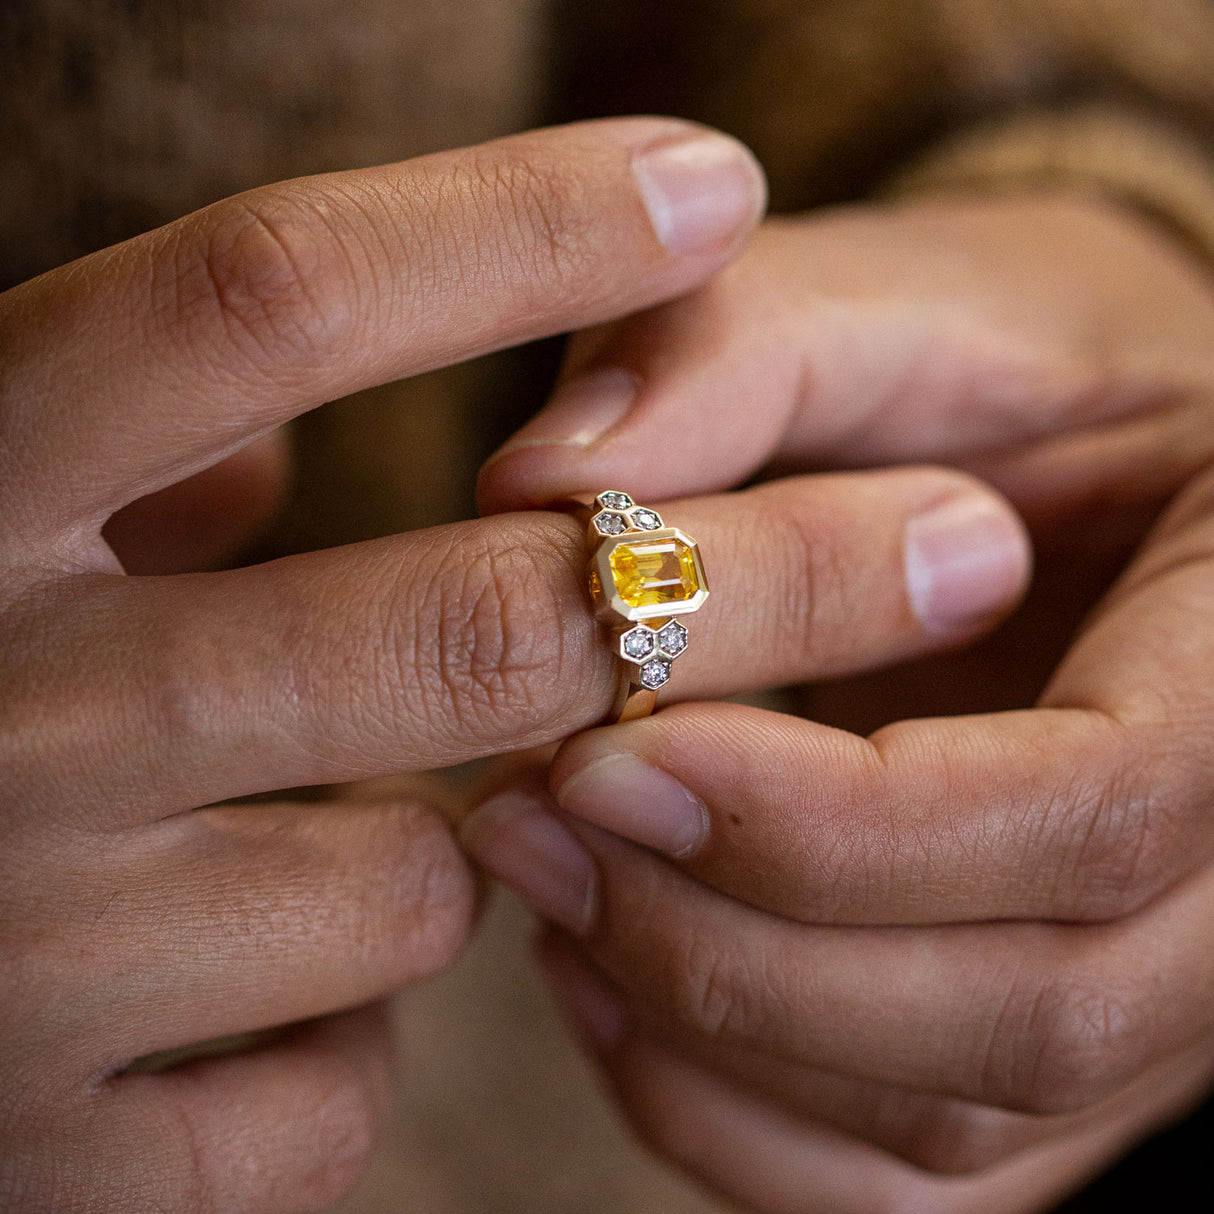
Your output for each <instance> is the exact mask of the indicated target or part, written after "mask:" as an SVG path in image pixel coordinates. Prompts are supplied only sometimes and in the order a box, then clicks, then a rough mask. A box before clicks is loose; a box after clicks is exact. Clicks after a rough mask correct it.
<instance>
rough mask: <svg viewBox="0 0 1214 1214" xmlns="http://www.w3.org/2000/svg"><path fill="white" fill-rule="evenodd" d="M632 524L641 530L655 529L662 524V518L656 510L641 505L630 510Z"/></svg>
mask: <svg viewBox="0 0 1214 1214" xmlns="http://www.w3.org/2000/svg"><path fill="white" fill-rule="evenodd" d="M632 522H633V525H634V526H636V527H639V528H640V529H641V530H642V531H656V530H657V529H658V528H659V527H660V526H661V525H662V519H661V516H660V515H659V514H657V512H656V511H653V510H647V509H645V508H644V507H642V508H641V509H640V510H634V511H633V512H632Z"/></svg>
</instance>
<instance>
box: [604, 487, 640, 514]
mask: <svg viewBox="0 0 1214 1214" xmlns="http://www.w3.org/2000/svg"><path fill="white" fill-rule="evenodd" d="M599 501H600V502H602V503H603V505H604V506H606V507H607V509H608V510H631V509H632V498H630V497H629V496H628V494H627V493H619V492H617V491H616V490H614V489H611V490H609V491H608V492H607V493H600V494H599Z"/></svg>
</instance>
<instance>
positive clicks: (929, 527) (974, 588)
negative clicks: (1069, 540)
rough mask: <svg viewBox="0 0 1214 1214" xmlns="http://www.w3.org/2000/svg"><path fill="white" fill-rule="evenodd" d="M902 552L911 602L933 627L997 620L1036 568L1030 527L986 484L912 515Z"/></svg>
mask: <svg viewBox="0 0 1214 1214" xmlns="http://www.w3.org/2000/svg"><path fill="white" fill-rule="evenodd" d="M903 558H904V570H905V575H906V591H907V598H908V600H909V603H910V606H911V610H912V612H913V613H914V615H915V618H916V619H917V620H918V621H919V623H920V624H921V625H922V627H923V628H924V630H925V631H926V632H927V633H929V634H936V635H938V634H941V633H958V632H966V631H972V630H975V629H978V628H981V627H982V626H983V625H985V624H989V623H993V622H994V621H996V620H997V619H999V618H1000V617H1002V616H1004V615H1006V614H1007V613H1008V612H1009V611H1011V610H1012V609H1013V608H1014V607H1015V606H1016V604H1017V603H1018V602H1019V601H1020V599H1021V598H1022V597H1023V596H1024V593H1025V591H1026V590H1027V588H1028V585H1029V580H1030V578H1031V576H1032V565H1033V553H1032V545H1031V541H1030V539H1029V534H1028V530H1027V528H1026V527H1025V525H1024V523H1023V521H1022V520H1021V519H1020V516H1019V515H1018V514H1017V513H1016V511H1015V510H1014V509H1013V507H1012V506H1011V504H1010V503H1009V502H1008V501H1007V500H1006V499H1005V498H1003V497H1002V496H1000V495H999V494H997V493H995V492H994V491H993V490H991V489H988V488H987V487H986V486H984V485H981V484H975V485H973V486H967V487H965V488H963V489H961V490H960V491H958V492H955V493H953V494H952V495H950V496H948V497H946V498H945V499H944V500H943V501H939V500H938V501H935V502H933V503H932V504H931V505H930V506H928V507H927V508H925V509H923V510H921V511H919V512H918V513H916V514H914V515H912V516H911V517H910V518H909V519H908V520H907V523H906V529H905V533H904V548H903Z"/></svg>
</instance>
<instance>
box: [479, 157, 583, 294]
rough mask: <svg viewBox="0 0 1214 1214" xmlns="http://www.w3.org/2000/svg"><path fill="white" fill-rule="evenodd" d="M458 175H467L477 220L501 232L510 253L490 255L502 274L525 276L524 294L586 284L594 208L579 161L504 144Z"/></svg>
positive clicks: (522, 284) (480, 268)
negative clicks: (542, 155)
mask: <svg viewBox="0 0 1214 1214" xmlns="http://www.w3.org/2000/svg"><path fill="white" fill-rule="evenodd" d="M457 172H460V173H462V174H463V175H465V177H466V182H465V183H463V184H464V186H465V188H464V190H463V191H461V192H463V193H464V194H465V195H466V196H467V197H469V198H470V200H471V206H472V209H473V212H474V217H475V218H477V219H480V220H482V222H483V221H485V220H487V221H488V222H489V223H490V224H491V225H492V227H493V228H494V229H495V230H496V231H498V232H500V233H501V235H502V240H503V243H502V247H503V248H505V249H508V250H509V251H510V252H509V261H508V262H506V261H504V260H502V259H500V255H498V254H495V253H493V252H492V251H490V256H493V257H494V258H495V263H496V265H497V267H498V268H499V270H500V272H501V273H502V274H503V275H506V276H509V277H510V278H512V279H513V278H515V277H516V276H521V282H520V283H519V285H521V286H522V287H523V289H524V290H526V289H527V288H528V287H529V286H531V287H542V288H543V289H545V290H550V289H551V286H552V284H553V282H557V283H563V284H566V285H569V286H578V285H584V284H585V282H586V279H587V277H588V276H589V275H590V272H591V269H592V266H591V262H590V258H589V256H588V246H589V242H588V239H587V236H588V233H589V218H588V217H589V214H590V206H589V200H588V199H587V198H586V185H585V182H584V180H583V179H582V177H581V175H580V174H579V172H578V169H577V166H576V165H575V164H574V163H572V162H562V161H559V160H554V159H551V158H537V157H536V156H534V155H528V154H527V152H526V151H525V150H524V149H523V148H518V149H513V148H510V147H507V148H505V149H503V148H502V147H501V146H500V145H499V146H498V147H497V148H495V149H494V150H493V152H492V153H491V154H490V153H474V154H473V155H472V158H471V159H470V161H469V162H468V163H467V164H466V165H464V166H461V168H460V169H458V170H457ZM483 268H484V267H478V270H483Z"/></svg>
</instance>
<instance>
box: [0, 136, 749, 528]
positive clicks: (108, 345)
mask: <svg viewBox="0 0 1214 1214" xmlns="http://www.w3.org/2000/svg"><path fill="white" fill-rule="evenodd" d="M762 205H763V188H762V177H761V173H760V171H759V169H758V167H757V165H756V164H755V162H754V160H753V158H751V157H750V155H749V154H748V153H747V152H746V151H745V149H744V148H742V146H741V145H740V144H738V143H736V142H735V141H734V140H732V139H729V138H728V137H726V136H723V135H719V134H717V133H715V132H711V131H708V130H706V129H704V128H701V127H696V126H693V125H691V124H687V123H682V122H676V121H672V120H667V119H651V118H643V119H642V118H637V119H620V120H611V121H602V122H592V123H583V124H577V125H573V126H568V127H563V128H556V129H552V130H546V131H539V132H534V133H529V134H526V135H518V136H514V137H511V138H509V139H503V140H499V141H497V142H494V143H490V144H486V145H483V146H480V147H476V148H470V149H464V150H461V151H455V152H444V153H440V154H437V155H432V156H425V157H421V158H419V159H416V160H411V161H406V162H404V163H401V164H396V165H389V166H386V167H382V168H374V169H365V170H358V171H355V172H345V173H330V174H324V175H322V176H318V177H311V178H302V179H300V180H297V181H292V182H286V183H282V184H278V185H272V186H267V187H264V188H261V189H258V190H253V191H251V192H249V193H247V194H243V195H240V196H238V197H235V198H231V199H227V200H225V201H223V202H220V203H217V204H215V205H214V206H211V207H208V208H206V209H205V210H203V211H200V212H198V213H197V214H195V215H191V216H187V217H186V218H184V219H182V220H179V221H177V222H175V223H172V224H169V225H168V226H167V227H164V228H161V229H159V230H158V231H155V232H150V233H147V234H145V235H143V236H140V237H137V238H136V239H134V240H131V241H128V242H126V243H125V244H122V245H117V246H115V247H114V248H112V249H107V250H104V251H103V252H101V253H97V254H95V255H93V256H91V257H87V258H85V259H83V260H81V261H79V262H76V263H73V264H72V265H70V266H66V267H63V268H61V269H59V270H55V271H52V272H50V273H48V274H45V275H43V276H42V277H40V278H37V279H34V280H32V281H31V282H29V283H25V284H23V285H22V286H20V287H17V288H15V289H14V290H13V291H11V292H9V293H8V294H7V295H5V296H3V297H0V350H3V351H4V354H3V360H2V362H0V372H2V374H3V390H2V393H0V452H2V453H3V454H2V455H0V486H2V487H3V489H2V490H0V492H2V493H3V496H2V497H0V504H2V505H3V510H4V515H5V528H6V534H7V535H8V536H9V537H10V540H11V539H12V538H13V537H16V536H21V535H22V534H24V535H25V536H26V538H27V539H34V540H39V539H40V540H42V541H44V542H45V540H46V539H47V538H50V537H53V536H55V535H56V533H59V534H62V532H63V531H64V530H65V529H72V530H73V531H75V530H76V529H79V528H89V527H93V526H99V525H100V523H101V522H103V521H104V520H105V518H107V517H108V516H109V515H110V514H112V513H113V512H114V511H115V510H116V509H117V508H119V507H120V506H122V505H125V504H126V503H127V502H128V501H131V500H133V499H134V498H136V497H140V496H142V495H144V494H146V493H149V492H151V491H152V490H154V489H156V488H159V487H161V486H163V485H165V484H169V483H172V482H174V481H176V480H180V479H182V478H183V477H185V476H186V475H188V474H189V473H191V472H193V471H196V470H198V469H199V468H201V467H205V466H207V465H208V464H211V463H214V462H216V461H217V460H218V459H220V458H221V457H222V456H224V455H226V454H228V453H229V452H231V451H232V450H234V449H236V448H238V447H240V446H241V445H243V444H244V443H246V442H248V441H249V440H250V439H251V438H253V437H254V436H256V435H258V434H260V433H263V432H265V431H266V430H269V429H271V428H272V427H274V426H275V425H278V424H280V423H281V422H283V421H284V420H286V419H288V418H290V417H292V416H294V415H296V414H298V413H301V412H303V411H305V410H307V409H309V408H312V407H314V406H315V405H318V404H320V403H321V402H323V401H325V400H328V399H331V398H333V397H335V396H341V395H344V394H347V393H349V392H352V391H355V390H357V389H360V388H364V387H368V386H370V385H372V384H376V383H382V382H385V381H387V380H390V379H396V378H400V377H403V376H406V375H412V374H415V373H418V372H421V371H424V370H427V369H430V368H433V367H436V366H439V365H443V364H447V363H451V362H455V361H458V360H460V359H464V358H468V357H471V356H473V355H476V354H480V353H484V352H486V351H489V350H492V349H495V348H500V347H502V346H505V345H510V344H513V343H517V342H521V341H526V340H529V339H532V338H536V337H539V336H543V335H546V334H550V333H555V332H560V331H562V330H565V329H570V328H575V327H581V326H584V325H588V324H593V323H596V322H598V321H601V320H604V319H606V318H608V317H612V316H618V315H621V314H623V313H626V312H630V311H634V310H636V309H638V308H641V307H644V306H646V305H648V304H651V303H653V302H656V301H657V300H660V299H666V298H670V297H672V296H675V295H677V294H680V293H681V292H684V291H686V290H687V289H689V288H690V287H691V286H693V285H695V284H696V283H698V282H700V281H701V280H702V279H704V278H705V277H707V276H708V275H709V274H710V273H712V272H713V271H714V270H716V269H718V268H719V267H720V266H721V265H723V264H724V263H725V261H727V260H728V259H729V257H730V256H731V255H732V254H733V252H735V251H736V249H737V248H738V247H739V245H740V244H741V242H742V241H743V240H744V239H745V237H746V235H747V234H748V232H749V229H750V228H751V226H752V225H753V223H754V222H755V220H756V219H757V218H758V215H759V212H760V211H761V209H762Z"/></svg>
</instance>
